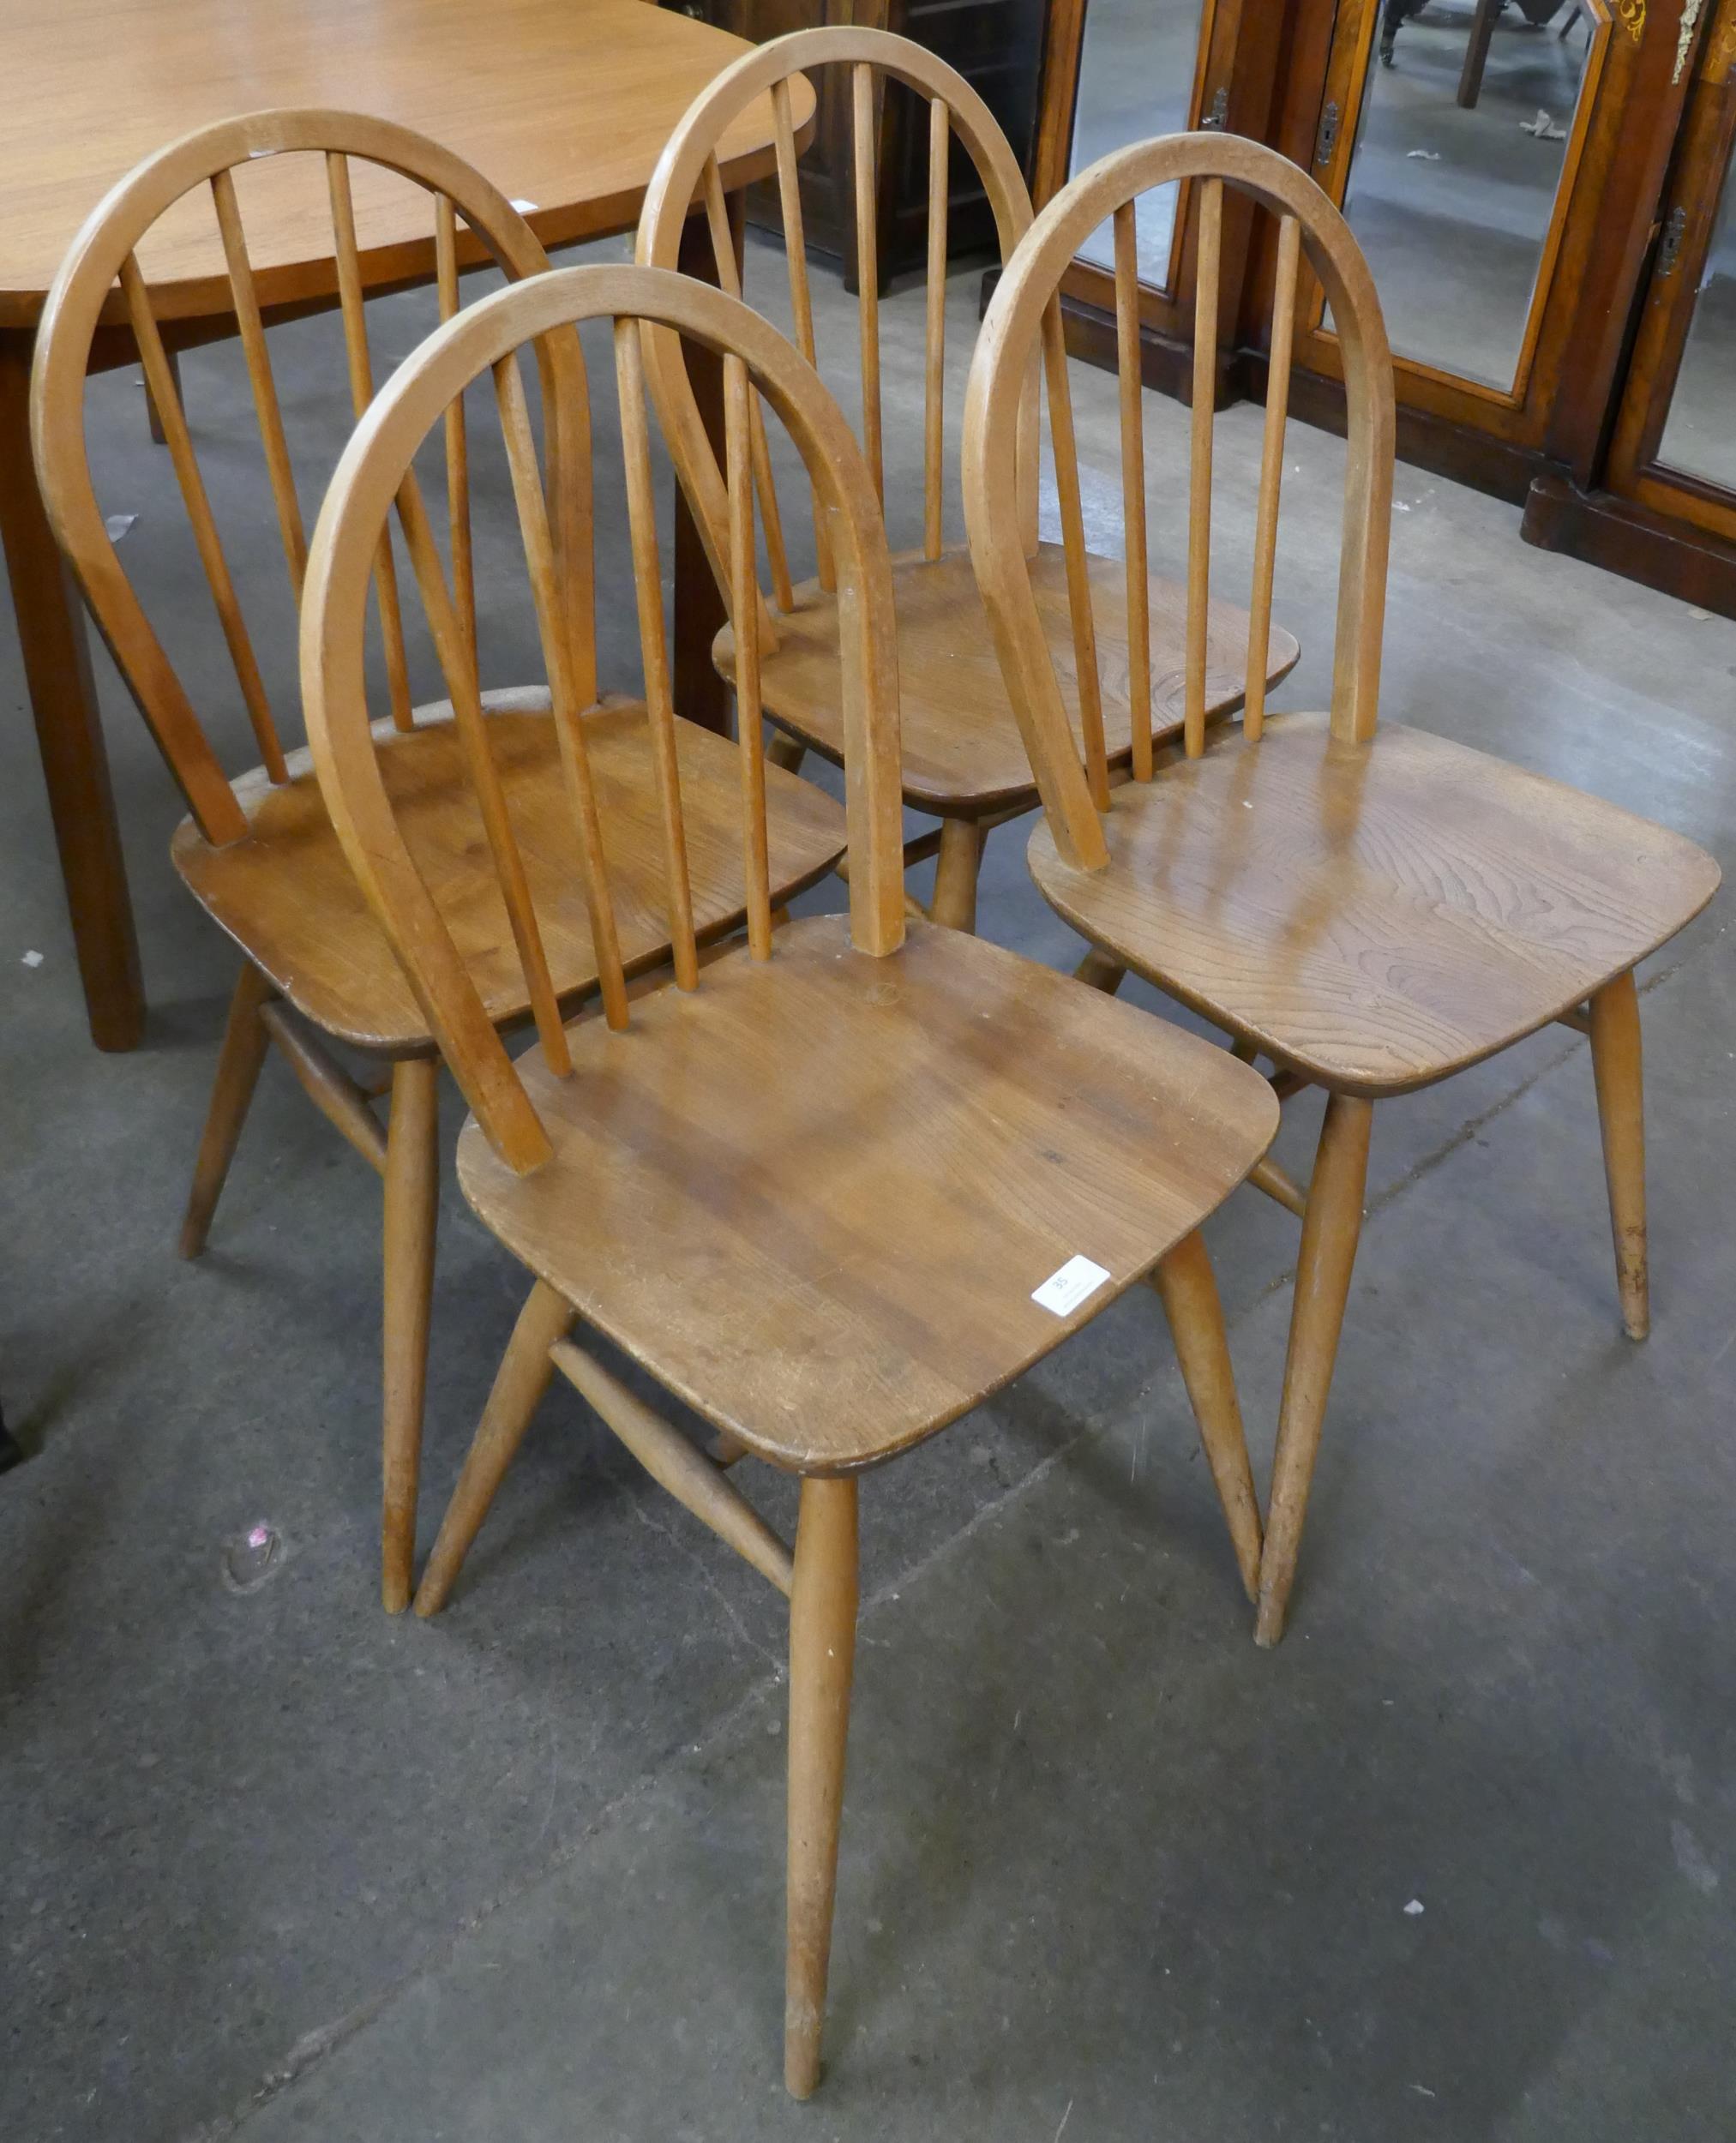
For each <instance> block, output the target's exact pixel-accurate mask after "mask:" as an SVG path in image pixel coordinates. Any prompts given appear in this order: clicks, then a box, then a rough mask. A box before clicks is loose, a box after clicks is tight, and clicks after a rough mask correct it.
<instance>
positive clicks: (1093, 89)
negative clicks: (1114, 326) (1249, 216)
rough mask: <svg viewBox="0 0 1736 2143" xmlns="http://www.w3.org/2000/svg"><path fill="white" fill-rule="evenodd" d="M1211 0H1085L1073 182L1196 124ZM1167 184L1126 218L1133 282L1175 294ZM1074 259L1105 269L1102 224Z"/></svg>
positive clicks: (1109, 251)
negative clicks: (1131, 234)
mask: <svg viewBox="0 0 1736 2143" xmlns="http://www.w3.org/2000/svg"><path fill="white" fill-rule="evenodd" d="M1210 3H1211V0H1088V4H1087V6H1086V9H1085V18H1084V34H1083V38H1082V40H1081V43H1080V47H1079V60H1078V69H1079V75H1078V100H1077V102H1076V104H1075V105H1074V107H1073V139H1072V158H1071V159H1070V162H1069V165H1068V176H1069V177H1076V176H1077V175H1078V173H1079V172H1080V171H1084V170H1085V169H1087V168H1088V166H1090V165H1092V164H1095V163H1096V160H1097V159H1098V158H1099V157H1100V156H1107V155H1108V153H1109V151H1110V150H1111V149H1119V148H1125V147H1126V145H1127V144H1128V143H1129V142H1130V141H1147V140H1149V139H1150V136H1151V135H1156V134H1179V133H1181V132H1182V131H1184V130H1185V129H1186V128H1187V127H1188V126H1190V125H1192V124H1193V123H1195V121H1196V117H1197V114H1196V106H1197V104H1198V95H1199V80H1200V71H1201V68H1202V66H1203V64H1204V54H1205V49H1206V35H1205V33H1206V31H1207V28H1208V27H1209V15H1210ZM1176 191H1177V189H1175V188H1174V187H1173V186H1163V187H1159V188H1158V189H1156V191H1155V192H1152V193H1149V194H1145V195H1142V196H1141V197H1140V200H1139V201H1138V206H1137V207H1136V208H1135V210H1134V227H1135V230H1136V231H1137V232H1138V251H1139V280H1140V281H1141V282H1142V283H1144V284H1146V285H1148V286H1149V287H1150V288H1151V289H1153V290H1162V291H1168V290H1173V289H1174V286H1175V262H1174V242H1175V197H1176ZM1078 257H1079V258H1080V259H1081V260H1082V261H1091V262H1093V263H1094V264H1095V265H1096V267H1103V268H1110V269H1113V268H1114V241H1113V238H1112V236H1111V232H1110V226H1109V225H1108V224H1107V223H1106V224H1105V225H1103V227H1102V230H1101V231H1093V232H1092V233H1091V235H1090V237H1089V238H1088V239H1087V240H1086V241H1085V243H1084V245H1083V246H1082V247H1081V248H1080V249H1079V256H1078Z"/></svg>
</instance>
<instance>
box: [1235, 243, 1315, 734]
mask: <svg viewBox="0 0 1736 2143" xmlns="http://www.w3.org/2000/svg"><path fill="white" fill-rule="evenodd" d="M1301 246H1302V226H1301V225H1300V223H1299V222H1298V221H1297V220H1296V219H1295V217H1294V216H1283V217H1281V218H1280V219H1279V221H1278V269H1277V285H1276V290H1275V291H1274V293H1273V297H1274V303H1273V307H1272V348H1271V362H1270V364H1269V365H1268V366H1267V368H1266V423H1265V439H1264V445H1263V447H1262V448H1261V453H1260V496H1259V509H1258V515H1257V517H1256V520H1255V524H1254V573H1253V594H1252V597H1251V599H1250V601H1249V603H1248V635H1247V696H1246V700H1245V701H1244V703H1243V707H1242V717H1241V723H1242V731H1243V734H1244V735H1246V736H1247V737H1248V738H1249V739H1250V740H1258V736H1259V734H1260V731H1261V730H1262V729H1264V726H1265V713H1266V641H1267V639H1268V637H1269V635H1270V631H1271V623H1272V573H1273V570H1274V567H1275V565H1276V556H1277V542H1278V493H1279V490H1280V489H1281V487H1282V483H1283V475H1284V422H1285V418H1286V417H1288V413H1289V401H1290V351H1291V345H1292V344H1293V341H1294V334H1295V321H1296V267H1297V261H1298V259H1299V256H1300V252H1301Z"/></svg>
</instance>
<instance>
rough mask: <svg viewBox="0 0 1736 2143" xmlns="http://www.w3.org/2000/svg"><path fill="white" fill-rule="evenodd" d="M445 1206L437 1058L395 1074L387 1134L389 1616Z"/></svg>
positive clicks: (412, 1485) (406, 1549) (397, 1591)
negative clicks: (439, 1218)
mask: <svg viewBox="0 0 1736 2143" xmlns="http://www.w3.org/2000/svg"><path fill="white" fill-rule="evenodd" d="M439 1199H440V1066H439V1064H438V1062H437V1061H436V1059H434V1058H432V1057H416V1058H409V1059H405V1061H404V1062H403V1063H400V1064H395V1065H393V1067H392V1114H391V1119H390V1121H389V1122H388V1123H387V1126H386V1229H385V1234H386V1261H385V1262H386V1314H385V1319H384V1332H385V1350H384V1367H385V1378H384V1383H385V1407H384V1419H383V1426H382V1430H381V1474H382V1478H383V1485H384V1494H383V1498H382V1507H381V1572H380V1594H381V1600H382V1601H383V1602H384V1604H385V1608H386V1612H387V1614H388V1615H398V1614H402V1613H403V1612H404V1610H405V1608H406V1607H407V1606H409V1605H410V1588H411V1577H412V1576H413V1574H414V1567H415V1561H416V1486H417V1476H418V1474H420V1472H421V1468H422V1408H423V1396H424V1395H425V1392H426V1390H427V1385H428V1314H429V1300H430V1299H431V1296H432V1294H433V1289H434V1228H435V1216H436V1210H437V1209H438V1205H439Z"/></svg>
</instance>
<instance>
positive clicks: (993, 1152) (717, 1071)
mask: <svg viewBox="0 0 1736 2143" xmlns="http://www.w3.org/2000/svg"><path fill="white" fill-rule="evenodd" d="M907 930H908V934H907V937H906V939H905V946H904V952H903V953H902V954H901V955H900V957H899V958H898V961H897V963H895V965H893V966H892V969H891V970H890V971H888V970H887V968H886V963H882V962H879V961H876V960H874V958H872V957H870V956H868V955H865V954H860V953H856V952H854V951H851V950H850V946H849V943H848V939H847V936H846V933H845V927H844V923H843V922H842V921H840V920H839V919H838V918H836V917H829V916H820V917H813V918H810V919H808V920H806V921H795V922H792V923H791V924H790V926H789V927H788V928H787V929H786V930H784V932H782V933H780V934H779V937H778V943H777V950H776V954H775V957H773V959H772V961H771V962H770V963H768V964H767V965H766V967H765V968H764V970H763V973H762V972H759V971H757V970H756V967H755V964H754V963H752V962H751V961H749V960H747V959H745V958H743V957H742V956H741V955H740V954H739V953H736V954H732V955H731V956H730V957H728V958H725V959H724V960H721V961H719V962H718V963H717V964H716V965H715V966H714V967H713V968H712V969H709V970H708V971H707V973H706V976H705V979H704V984H703V987H701V988H700V989H699V990H698V991H696V992H694V993H693V994H692V995H691V996H689V995H686V994H682V995H679V996H677V995H676V993H669V992H664V993H661V994H660V995H659V996H658V997H657V998H654V999H649V1000H647V1001H646V1004H645V1005H643V1006H642V1007H640V1008H638V1010H637V1011H636V1013H635V1017H634V1027H635V1029H638V1030H639V1032H640V1035H641V1038H642V1039H641V1045H640V1047H639V1048H637V1049H635V1050H633V1051H622V1050H619V1049H616V1048H612V1047H610V1038H609V1037H608V1035H607V1034H606V1033H605V1032H604V1030H603V1029H600V1028H597V1027H594V1026H584V1027H579V1028H575V1029H573V1030H572V1032H571V1035H570V1036H569V1039H570V1041H571V1044H572V1047H573V1053H574V1072H573V1077H572V1078H570V1079H567V1080H561V1079H556V1078H555V1077H554V1076H553V1075H552V1074H548V1073H545V1072H544V1071H543V1069H542V1067H541V1066H540V1065H538V1063H537V1060H536V1059H535V1057H534V1054H533V1055H532V1056H530V1057H527V1058H525V1059H520V1077H521V1078H522V1079H523V1081H524V1084H525V1087H526V1091H527V1093H528V1094H529V1095H530V1096H531V1099H532V1102H533V1103H534V1105H535V1107H536V1108H537V1112H538V1115H539V1116H540V1117H541V1119H542V1120H543V1121H544V1124H545V1125H546V1126H548V1128H549V1131H550V1137H551V1138H552V1140H553V1142H554V1144H555V1158H554V1160H553V1161H552V1162H550V1163H549V1164H548V1166H546V1167H545V1168H539V1169H538V1170H537V1171H536V1173H535V1174H531V1175H527V1176H522V1177H521V1176H517V1175H514V1174H513V1172H512V1171H511V1169H510V1168H508V1167H507V1166H505V1164H503V1163H502V1162H501V1161H500V1160H499V1159H498V1158H497V1157H496V1156H495V1155H494V1154H493V1152H492V1151H491V1150H490V1147H489V1145H488V1143H487V1140H486V1138H485V1137H484V1134H483V1132H481V1130H480V1129H479V1128H478V1127H477V1126H473V1125H472V1126H468V1127H467V1128H466V1131H465V1132H464V1134H463V1136H462V1137H461V1138H460V1143H459V1157H458V1167H459V1180H460V1184H461V1185H462V1186H463V1188H464V1192H465V1195H466V1197H467V1198H469V1199H470V1201H471V1203H472V1205H473V1206H474V1207H475V1209H476V1210H477V1212H478V1215H479V1216H480V1217H481V1218H482V1219H483V1220H484V1222H486V1223H487V1224H488V1226H489V1227H490V1228H491V1229H492V1230H493V1231H494V1233H495V1234H497V1235H498V1236H500V1237H501V1239H502V1241H504V1242H505V1243H506V1244H507V1245H508V1247H509V1248H510V1249H512V1250H513V1251H514V1252H516V1254H517V1255H518V1256H519V1257H520V1258H521V1259H522V1260H523V1262H524V1263H525V1264H527V1265H529V1266H530V1268H531V1270H532V1271H533V1272H535V1273H537V1274H538V1276H540V1277H542V1278H543V1279H544V1280H546V1281H548V1282H549V1283H550V1285H551V1286H553V1287H555V1288H556V1289H558V1291H559V1292H560V1293H561V1294H562V1296H563V1297H564V1298H565V1299H566V1300H568V1301H569V1302H570V1303H572V1304H573V1306H574V1308H575V1309H576V1310H577V1311H578V1312H579V1314H580V1318H582V1319H583V1320H584V1322H585V1323H586V1324H588V1325H591V1326H593V1327H594V1328H595V1329H596V1330H598V1331H600V1332H602V1333H604V1335H605V1336H607V1337H608V1338H609V1339H610V1340H611V1341H613V1342H615V1344H616V1345H617V1346H618V1347H620V1348H622V1349H623V1350H624V1351H625V1352H627V1353H628V1354H630V1355H631V1356H632V1357H633V1358H634V1360H637V1361H640V1362H642V1363H643V1364H645V1366H646V1367H647V1368H649V1369H651V1370H652V1373H653V1374H654V1375H655V1376H656V1377H657V1378H658V1382H659V1383H660V1384H664V1385H665V1386H667V1388H668V1389H669V1390H671V1391H673V1392H674V1393H675V1394H676V1396H677V1397H679V1398H680V1399H682V1401H684V1402H686V1403H687V1404H688V1405H689V1406H691V1407H693V1408H694V1409H695V1411H697V1412H699V1413H700V1414H703V1415H704V1416H705V1418H706V1420H708V1421H711V1422H712V1424H713V1425H714V1426H717V1427H718V1428H721V1429H724V1430H725V1431H726V1432H728V1433H729V1434H730V1436H732V1437H734V1438H736V1440H737V1441H738V1442H740V1443H742V1444H745V1445H746V1446H747V1448H748V1450H750V1451H752V1452H754V1453H755V1454H756V1455H757V1456H760V1457H762V1458H765V1459H767V1460H769V1461H771V1462H772V1463H774V1464H778V1465H783V1466H786V1467H790V1468H794V1469H796V1470H797V1471H801V1472H807V1473H814V1472H840V1471H848V1470H850V1469H851V1468H856V1467H859V1466H865V1465H868V1464H872V1463H873V1462H874V1461H876V1460H878V1459H881V1458H885V1457H887V1456H891V1455H892V1453H893V1452H895V1451H898V1450H904V1449H905V1448H906V1447H907V1446H909V1445H910V1444H914V1443H916V1442H918V1441H920V1440H921V1439H922V1438H924V1437H926V1436H928V1435H931V1434H933V1433H934V1431H935V1430H937V1429H940V1428H943V1427H945V1426H946V1424H947V1423H948V1422H950V1421H952V1420H956V1419H957V1418H958V1415H960V1414H964V1413H965V1412H967V1411H968V1410H969V1409H970V1408H971V1407H974V1406H976V1405H977V1404H978V1403H980V1402H981V1401H982V1400H983V1399H984V1398H986V1397H987V1396H988V1395H989V1394H990V1393H992V1392H994V1391H996V1390H1000V1387H1001V1386H1002V1385H1003V1384H1006V1383H1008V1382H1009V1381H1010V1380H1011V1379H1012V1378H1014V1377H1016V1376H1018V1375H1019V1374H1020V1373H1022V1372H1023V1371H1024V1370H1025V1369H1027V1368H1029V1367H1030V1365H1031V1364H1032V1363H1033V1362H1035V1361H1036V1360H1040V1359H1041V1358H1042V1355H1044V1354H1047V1353H1048V1351H1049V1349H1050V1348H1052V1347H1054V1345H1056V1344H1057V1343H1058V1342H1059V1341H1060V1339H1061V1338H1063V1337H1064V1336H1066V1333H1067V1332H1069V1331H1071V1330H1073V1329H1074V1328H1075V1326H1077V1325H1078V1324H1084V1323H1086V1322H1088V1321H1089V1318H1090V1316H1092V1315H1095V1314H1096V1312H1097V1311H1098V1310H1100V1309H1102V1307H1103V1306H1105V1304H1106V1303H1107V1302H1108V1300H1111V1299H1113V1296H1114V1295H1115V1294H1120V1292H1121V1291H1122V1290H1123V1289H1124V1288H1127V1287H1130V1286H1131V1285H1132V1283H1133V1282H1135V1281H1136V1280H1138V1279H1139V1278H1140V1277H1142V1276H1143V1275H1144V1273H1145V1272H1146V1271H1147V1270H1150V1266H1151V1265H1152V1264H1154V1263H1155V1262H1156V1258H1159V1257H1160V1256H1162V1254H1163V1253H1164V1252H1167V1251H1168V1250H1169V1249H1170V1248H1172V1247H1173V1246H1174V1243H1175V1242H1176V1241H1178V1240H1180V1238H1181V1236H1183V1235H1184V1234H1187V1233H1188V1232H1190V1231H1191V1229H1192V1227H1193V1226H1194V1225H1196V1224H1197V1222H1198V1219H1199V1218H1200V1217H1202V1216H1203V1215H1204V1213H1206V1212H1208V1211H1210V1210H1211V1208H1212V1207H1213V1206H1214V1205H1215V1204H1217V1203H1218V1202H1219V1201H1220V1200H1221V1199H1222V1198H1224V1197H1226V1196H1227V1195H1228V1192H1230V1191H1231V1190H1232V1189H1233V1188H1234V1186H1236V1184H1238V1183H1240V1180H1241V1179H1242V1177H1243V1176H1244V1175H1246V1173H1247V1170H1248V1168H1249V1167H1250V1166H1251V1165H1252V1162H1253V1161H1254V1160H1257V1159H1258V1156H1259V1153H1260V1152H1262V1151H1264V1144H1266V1143H1267V1141H1268V1140H1269V1138H1270V1128H1269V1127H1270V1126H1275V1125H1276V1102H1273V1101H1272V1100H1271V1098H1270V1093H1269V1092H1268V1091H1267V1090H1266V1088H1265V1082H1264V1080H1263V1079H1260V1078H1258V1074H1257V1073H1250V1074H1248V1075H1247V1076H1246V1078H1238V1079H1237V1080H1236V1082H1235V1084H1234V1087H1233V1088H1231V1087H1229V1086H1228V1085H1225V1086H1224V1087H1223V1088H1222V1091H1220V1089H1219V1084H1218V1075H1220V1074H1221V1072H1222V1071H1223V1070H1225V1069H1227V1068H1228V1067H1226V1066H1225V1065H1224V1064H1223V1061H1222V1053H1220V1052H1216V1051H1214V1050H1213V1048H1212V1047H1211V1045H1210V1044H1209V1043H1206V1042H1203V1041H1199V1040H1198V1038H1197V1037H1194V1036H1192V1035H1184V1034H1182V1033H1180V1031H1179V1030H1177V1029H1170V1028H1168V1027H1167V1026H1160V1025H1158V1024H1157V1023H1156V1022H1154V1021H1153V1020H1151V1019H1150V1017H1149V1016H1148V1015H1145V1014H1142V1013H1140V1012H1138V1011H1137V1010H1136V1009H1135V1008H1134V1007H1132V1006H1130V1005H1121V1004H1120V1002H1119V1001H1118V1000H1115V999H1110V998H1106V997H1104V996H1102V994H1101V993H1098V992H1096V991H1090V992H1087V991H1084V990H1082V989H1080V988H1079V987H1078V986H1077V985H1075V984H1074V983H1073V982H1072V978H1071V977H1068V976H1060V975H1054V973H1053V972H1052V971H1050V970H1049V969H1043V968H1038V967H1036V966H1034V965H1032V964H1031V963H1027V962H1024V961H1022V960H1019V959H1018V958H1017V957H1014V956H1013V955H1012V954H1010V953H1007V952H1005V951H1001V950H1000V948H998V947H993V946H989V945H985V944H984V943H983V942H982V940H980V939H971V938H968V937H965V936H964V935H963V934H962V933H959V932H957V931H952V930H946V929H943V928H941V927H939V926H934V925H923V924H920V923H916V922H912V923H910V924H909V925H908V926H907ZM786 1067H790V1068H786ZM796 1067H799V1077H798V1076H796V1070H795V1068H796ZM1238 1069H1240V1067H1238ZM779 1126H781V1129H780V1128H779ZM1075 1253H1083V1254H1084V1255H1085V1256H1086V1257H1089V1258H1091V1259H1092V1260H1093V1261H1094V1262H1095V1263H1096V1264H1100V1265H1102V1266H1103V1267H1104V1268H1105V1269H1106V1270H1108V1273H1109V1276H1110V1277H1109V1280H1108V1282H1107V1283H1106V1284H1105V1286H1104V1288H1102V1290H1101V1291H1100V1292H1099V1294H1096V1295H1093V1296H1092V1297H1091V1298H1090V1300H1089V1301H1088V1302H1087V1303H1086V1304H1085V1305H1084V1306H1082V1308H1081V1309H1080V1310H1079V1311H1077V1312H1074V1314H1073V1315H1072V1317H1071V1318H1056V1317H1055V1316H1054V1314H1053V1313H1052V1312H1049V1311H1048V1310H1046V1309H1044V1308H1042V1306H1040V1305H1038V1304H1037V1303H1035V1302H1033V1301H1032V1300H1030V1294H1031V1290H1032V1289H1033V1288H1036V1287H1039V1286H1041V1284H1042V1282H1043V1281H1045V1280H1046V1279H1048V1276H1049V1275H1050V1274H1051V1273H1053V1272H1054V1271H1055V1270H1058V1268H1059V1267H1060V1266H1061V1265H1064V1264H1066V1261H1067V1259H1068V1258H1071V1257H1072V1256H1073V1255H1074V1254H1075ZM683 1302H685V1303H688V1304H689V1305H691V1308H690V1309H689V1310H688V1311H687V1312H683V1311H682V1307H681V1306H682V1303H683Z"/></svg>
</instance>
